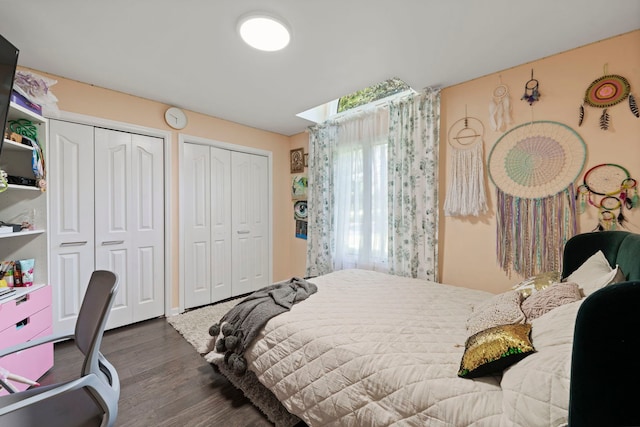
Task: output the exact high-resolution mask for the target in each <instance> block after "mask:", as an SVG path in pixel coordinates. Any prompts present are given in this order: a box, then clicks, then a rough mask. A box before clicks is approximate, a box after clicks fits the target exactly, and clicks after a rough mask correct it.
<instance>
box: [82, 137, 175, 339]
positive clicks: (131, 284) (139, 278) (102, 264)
mask: <svg viewBox="0 0 640 427" xmlns="http://www.w3.org/2000/svg"><path fill="white" fill-rule="evenodd" d="M95 159H96V161H95V177H96V178H95V189H96V198H95V239H96V251H95V266H96V269H107V270H111V271H114V272H115V273H116V274H117V275H118V279H119V283H120V285H119V290H118V294H117V296H116V300H115V302H114V305H113V308H112V310H111V314H110V315H109V323H108V326H109V327H117V326H122V325H126V324H130V323H133V322H136V321H139V320H143V319H148V318H151V317H155V316H159V315H162V314H163V313H164V182H163V164H164V161H163V144H162V140H160V139H159V138H154V137H149V136H143V135H136V134H131V133H127V132H120V131H114V130H108V129H101V128H96V129H95Z"/></svg>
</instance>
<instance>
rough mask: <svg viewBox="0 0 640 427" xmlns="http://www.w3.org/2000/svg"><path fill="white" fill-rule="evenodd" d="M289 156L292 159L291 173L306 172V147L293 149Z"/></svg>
mask: <svg viewBox="0 0 640 427" xmlns="http://www.w3.org/2000/svg"><path fill="white" fill-rule="evenodd" d="M289 158H290V160H291V173H301V172H304V148H296V149H294V150H291V153H290V154H289Z"/></svg>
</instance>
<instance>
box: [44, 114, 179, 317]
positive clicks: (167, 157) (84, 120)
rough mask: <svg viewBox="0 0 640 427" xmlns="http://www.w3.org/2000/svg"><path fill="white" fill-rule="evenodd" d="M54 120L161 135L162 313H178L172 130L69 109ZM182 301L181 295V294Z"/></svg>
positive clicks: (159, 136) (155, 135)
mask: <svg viewBox="0 0 640 427" xmlns="http://www.w3.org/2000/svg"><path fill="white" fill-rule="evenodd" d="M50 118H52V119H57V120H66V121H69V122H74V123H78V124H83V125H89V126H95V127H104V128H107V129H113V130H119V131H123V132H129V133H138V134H142V135H148V136H154V137H157V138H161V139H162V140H163V141H164V146H163V149H164V182H165V186H164V230H165V233H164V239H165V245H164V276H165V289H164V314H165V315H166V316H170V315H174V314H179V313H181V312H183V311H184V309H181V308H180V307H178V306H177V305H176V306H174V304H173V289H172V284H173V257H172V256H171V255H172V254H171V249H172V248H173V239H174V237H173V233H172V232H171V231H172V229H171V224H172V221H173V216H172V214H171V213H172V211H171V188H172V184H171V183H172V182H173V183H175V177H172V176H171V167H172V166H171V165H172V163H171V157H172V156H171V155H172V152H171V139H172V133H171V132H169V131H164V130H160V129H154V128H149V127H145V126H138V125H134V124H131V123H124V122H119V121H114V120H108V119H103V118H100V117H93V116H87V115H84V114H77V113H71V112H68V111H60V114H59V115H57V116H56V117H50ZM180 300H181V301H182V297H181V298H180ZM181 304H182V303H181Z"/></svg>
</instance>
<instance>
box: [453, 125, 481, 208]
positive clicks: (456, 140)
mask: <svg viewBox="0 0 640 427" xmlns="http://www.w3.org/2000/svg"><path fill="white" fill-rule="evenodd" d="M483 136H484V126H483V125H482V122H481V121H480V120H478V119H476V118H475V117H468V116H465V117H464V118H463V119H459V120H457V121H456V122H455V123H453V125H451V128H449V133H448V135H447V140H448V142H449V146H450V147H451V150H450V154H449V158H450V163H451V164H450V168H449V186H448V187H447V195H446V197H445V201H444V214H445V215H446V216H466V215H472V216H478V215H482V214H484V213H485V212H486V211H487V195H486V191H485V187H484V154H483Z"/></svg>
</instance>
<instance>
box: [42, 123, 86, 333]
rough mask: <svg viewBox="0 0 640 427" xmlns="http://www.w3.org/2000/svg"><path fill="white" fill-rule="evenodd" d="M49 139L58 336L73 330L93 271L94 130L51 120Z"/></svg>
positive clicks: (52, 275)
mask: <svg viewBox="0 0 640 427" xmlns="http://www.w3.org/2000/svg"><path fill="white" fill-rule="evenodd" d="M49 135H50V138H49V147H48V156H47V157H48V158H47V169H48V172H49V173H48V177H47V178H48V181H49V186H48V189H47V191H49V200H50V205H51V206H50V213H49V221H50V224H49V236H50V237H49V245H50V255H49V256H50V262H49V265H50V269H51V271H50V273H51V285H52V286H51V289H52V291H53V310H54V313H53V318H54V321H53V324H54V332H55V333H61V332H64V331H71V330H73V328H74V327H75V324H76V318H77V317H78V312H79V311H80V305H81V303H82V299H83V297H84V293H85V290H86V288H87V283H88V282H89V278H90V276H91V272H92V271H93V268H92V267H93V263H94V244H95V243H94V217H93V202H94V197H93V195H94V193H93V184H94V183H93V180H94V174H93V157H94V153H93V126H86V125H79V124H76V123H68V122H63V121H59V120H50V121H49ZM87 266H89V268H87Z"/></svg>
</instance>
